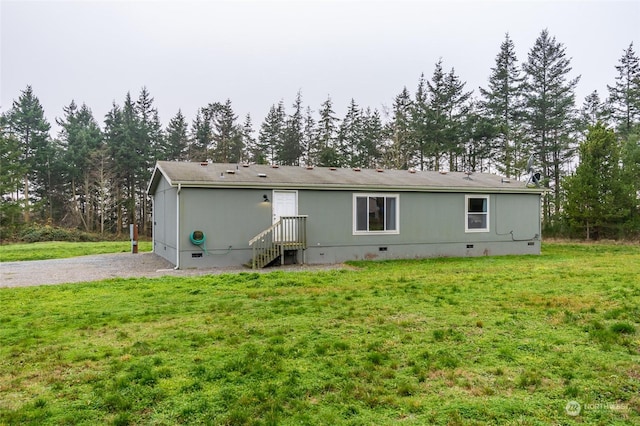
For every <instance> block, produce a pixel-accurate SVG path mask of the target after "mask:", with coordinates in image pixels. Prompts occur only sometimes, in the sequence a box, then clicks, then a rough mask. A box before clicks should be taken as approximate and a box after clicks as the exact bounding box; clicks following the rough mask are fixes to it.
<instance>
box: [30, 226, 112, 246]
mask: <svg viewBox="0 0 640 426" xmlns="http://www.w3.org/2000/svg"><path fill="white" fill-rule="evenodd" d="M18 239H19V240H20V241H23V242H25V243H37V242H41V241H69V242H87V241H99V240H100V238H99V237H98V236H97V235H94V234H89V233H87V232H83V231H80V230H78V229H66V228H58V227H54V226H48V225H46V226H41V225H31V226H29V227H27V228H24V229H23V230H22V231H20V233H19V234H18Z"/></svg>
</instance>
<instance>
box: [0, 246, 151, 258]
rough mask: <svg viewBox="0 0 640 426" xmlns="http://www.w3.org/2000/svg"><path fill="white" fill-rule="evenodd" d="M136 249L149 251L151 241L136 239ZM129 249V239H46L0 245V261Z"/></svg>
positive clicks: (115, 251) (74, 255)
mask: <svg viewBox="0 0 640 426" xmlns="http://www.w3.org/2000/svg"><path fill="white" fill-rule="evenodd" d="M138 250H139V251H140V252H143V251H151V241H138ZM130 251H131V242H130V241H101V242H97V243H91V242H85V243H73V242H61V241H47V242H42V243H29V244H7V245H2V246H0V262H15V261H19V260H44V259H62V258H67V257H76V256H84V255H88V254H104V253H121V252H130Z"/></svg>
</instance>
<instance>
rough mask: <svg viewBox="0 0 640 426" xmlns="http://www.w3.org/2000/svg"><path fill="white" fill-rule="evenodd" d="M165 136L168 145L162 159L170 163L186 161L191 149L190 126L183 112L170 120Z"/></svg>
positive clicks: (179, 112) (179, 111)
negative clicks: (189, 148)
mask: <svg viewBox="0 0 640 426" xmlns="http://www.w3.org/2000/svg"><path fill="white" fill-rule="evenodd" d="M165 134H166V144H165V146H164V149H163V152H162V155H161V157H160V158H161V159H163V160H168V161H174V160H177V161H184V160H186V159H187V158H188V152H187V150H188V147H189V135H188V125H187V121H186V119H185V117H184V115H182V111H181V110H178V112H177V113H176V115H175V116H174V117H173V118H171V120H169V124H168V125H167V129H166V131H165Z"/></svg>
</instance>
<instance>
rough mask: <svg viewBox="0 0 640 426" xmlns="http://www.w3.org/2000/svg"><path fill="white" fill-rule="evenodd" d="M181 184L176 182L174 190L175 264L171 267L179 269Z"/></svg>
mask: <svg viewBox="0 0 640 426" xmlns="http://www.w3.org/2000/svg"><path fill="white" fill-rule="evenodd" d="M181 189H182V184H181V183H178V191H177V192H176V266H175V267H174V268H173V269H176V270H177V269H180V190H181Z"/></svg>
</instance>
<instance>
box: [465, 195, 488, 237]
mask: <svg viewBox="0 0 640 426" xmlns="http://www.w3.org/2000/svg"><path fill="white" fill-rule="evenodd" d="M465 205H466V207H465V232H489V196H488V195H467V196H465Z"/></svg>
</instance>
